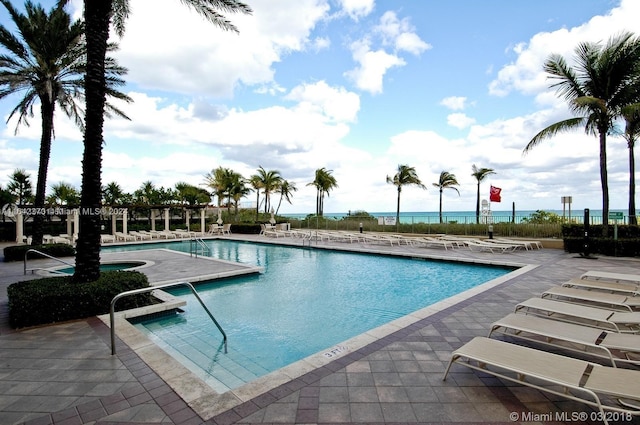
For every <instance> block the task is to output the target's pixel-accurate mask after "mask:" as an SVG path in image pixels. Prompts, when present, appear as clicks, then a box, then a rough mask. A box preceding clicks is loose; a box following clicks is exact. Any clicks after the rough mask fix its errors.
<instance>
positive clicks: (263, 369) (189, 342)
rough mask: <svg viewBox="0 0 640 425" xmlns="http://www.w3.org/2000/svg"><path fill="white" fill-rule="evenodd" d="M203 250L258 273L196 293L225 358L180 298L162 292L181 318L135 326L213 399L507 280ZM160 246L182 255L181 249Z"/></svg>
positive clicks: (483, 269)
mask: <svg viewBox="0 0 640 425" xmlns="http://www.w3.org/2000/svg"><path fill="white" fill-rule="evenodd" d="M208 244H209V245H210V247H211V250H212V256H213V257H214V258H219V259H224V260H230V261H239V262H242V263H246V264H251V265H256V266H260V267H264V270H265V271H264V274H260V275H253V276H248V277H247V276H243V277H238V278H233V279H225V280H223V281H216V282H211V283H205V284H200V285H198V286H197V290H198V293H199V295H200V296H201V298H202V299H203V301H204V302H205V304H206V305H207V307H208V308H209V309H210V310H211V312H212V313H213V315H214V316H215V317H216V319H217V320H218V321H219V322H220V324H221V326H222V327H223V329H224V330H225V331H226V333H227V335H228V338H229V339H228V354H224V349H223V345H222V337H221V335H220V333H219V332H218V330H217V329H216V328H215V326H214V325H213V323H212V322H211V320H210V319H209V317H208V316H207V315H206V313H205V312H204V310H203V309H202V307H201V306H200V305H199V304H198V302H197V301H196V300H195V299H194V298H193V295H191V293H190V292H189V291H188V289H177V290H172V291H171V292H172V293H173V294H174V295H179V296H181V297H184V298H185V299H187V306H186V307H185V308H184V313H183V314H178V315H172V316H168V317H164V318H159V319H150V320H144V321H142V322H140V323H137V324H136V326H137V327H139V328H140V329H142V330H144V331H145V332H146V333H148V334H149V336H150V338H151V339H153V340H154V341H155V342H156V343H157V344H159V345H160V346H161V347H163V348H164V349H165V350H167V351H168V352H169V353H171V354H172V355H173V356H175V357H177V358H179V359H180V360H182V362H183V363H184V364H186V365H187V367H189V368H190V369H192V370H193V371H194V372H196V373H197V374H198V375H199V376H201V377H202V378H203V379H204V380H205V381H206V382H208V383H209V384H210V385H211V386H212V387H213V388H214V389H216V390H217V391H218V392H224V391H227V390H228V389H233V388H236V387H238V386H240V385H243V384H244V383H246V382H250V381H252V380H253V379H255V378H257V377H259V376H262V375H265V374H267V373H269V372H271V371H274V370H277V369H279V368H281V367H283V366H286V365H288V364H291V363H293V362H295V361H297V360H300V359H302V358H304V357H307V356H309V355H311V354H314V353H317V352H320V351H322V350H326V349H329V348H331V347H333V346H335V345H336V344H339V343H341V342H342V341H345V340H347V339H349V338H351V337H354V336H356V335H359V334H361V333H364V332H366V331H368V330H370V329H373V328H375V327H378V326H380V325H382V324H385V323H388V322H390V321H392V320H394V319H397V318H399V317H402V316H405V315H407V314H409V313H411V312H414V311H416V310H419V309H421V308H423V307H426V306H428V305H431V304H433V303H435V302H437V301H440V300H442V299H445V298H448V297H450V296H452V295H455V294H457V293H460V292H462V291H464V290H466V289H469V288H471V287H474V286H476V285H478V284H481V283H484V282H487V281H489V280H491V279H494V278H497V277H499V276H502V275H504V274H506V273H509V272H510V271H512V269H509V268H502V267H489V266H481V265H468V264H462V263H454V262H438V261H426V260H420V259H409V258H396V257H389V256H379V255H364V254H354V253H344V252H337V251H327V250H320V249H303V248H295V247H285V246H274V245H264V244H251V243H243V242H234V241H221V240H216V241H209V242H208ZM164 245H165V247H168V248H171V249H177V250H181V251H184V250H185V249H186V250H187V251H188V242H182V243H180V242H178V243H175V242H172V243H167V244H164ZM185 246H186V248H185ZM154 247H156V245H154Z"/></svg>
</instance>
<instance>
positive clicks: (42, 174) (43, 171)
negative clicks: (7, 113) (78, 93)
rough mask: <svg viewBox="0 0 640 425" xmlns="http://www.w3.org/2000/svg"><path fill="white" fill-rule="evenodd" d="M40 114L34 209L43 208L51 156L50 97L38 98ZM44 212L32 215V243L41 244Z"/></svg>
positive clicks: (41, 209) (52, 107) (51, 114)
mask: <svg viewBox="0 0 640 425" xmlns="http://www.w3.org/2000/svg"><path fill="white" fill-rule="evenodd" d="M40 104H41V106H40V115H41V117H42V137H41V139H40V163H39V165H38V182H37V183H36V198H35V200H34V205H33V206H34V207H35V210H36V211H38V212H40V211H43V210H44V198H45V195H46V192H47V170H48V169H49V157H50V156H51V136H52V134H53V115H54V109H55V104H54V103H53V102H51V101H50V99H46V98H42V97H41V98H40ZM44 220H45V216H44V214H36V215H35V216H34V217H33V236H32V242H31V244H32V245H42V237H43V234H44Z"/></svg>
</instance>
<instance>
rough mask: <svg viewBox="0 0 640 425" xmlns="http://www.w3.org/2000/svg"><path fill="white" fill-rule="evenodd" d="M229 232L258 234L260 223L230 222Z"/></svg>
mask: <svg viewBox="0 0 640 425" xmlns="http://www.w3.org/2000/svg"><path fill="white" fill-rule="evenodd" d="M231 233H239V234H243V235H258V234H260V225H259V224H248V223H239V224H232V225H231Z"/></svg>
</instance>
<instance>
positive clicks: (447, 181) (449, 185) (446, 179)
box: [432, 171, 460, 223]
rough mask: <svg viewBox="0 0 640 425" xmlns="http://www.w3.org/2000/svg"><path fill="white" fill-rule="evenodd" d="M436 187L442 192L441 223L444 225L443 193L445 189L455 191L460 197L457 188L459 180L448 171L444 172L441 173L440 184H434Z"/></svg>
mask: <svg viewBox="0 0 640 425" xmlns="http://www.w3.org/2000/svg"><path fill="white" fill-rule="evenodd" d="M432 184H433V186H434V187H437V188H438V190H439V191H440V209H439V213H440V223H442V192H443V191H444V189H453V190H455V191H456V192H457V193H458V196H460V191H459V190H458V189H457V188H456V187H455V186H459V185H460V184H459V183H458V180H457V179H456V176H455V174H451V173H450V172H448V171H442V172H441V173H440V178H439V179H438V183H432Z"/></svg>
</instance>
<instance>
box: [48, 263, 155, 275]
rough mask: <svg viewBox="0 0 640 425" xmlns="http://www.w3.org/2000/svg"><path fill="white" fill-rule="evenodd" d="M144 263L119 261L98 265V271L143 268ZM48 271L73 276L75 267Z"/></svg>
mask: <svg viewBox="0 0 640 425" xmlns="http://www.w3.org/2000/svg"><path fill="white" fill-rule="evenodd" d="M145 264H146V262H144V261H119V262H113V263H102V264H100V271H102V272H106V271H112V270H129V269H134V268H137V267H140V266H144V265H145ZM49 270H50V271H54V272H56V273H64V274H73V273H74V272H75V270H76V269H75V267H62V268H56V269H49Z"/></svg>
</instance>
